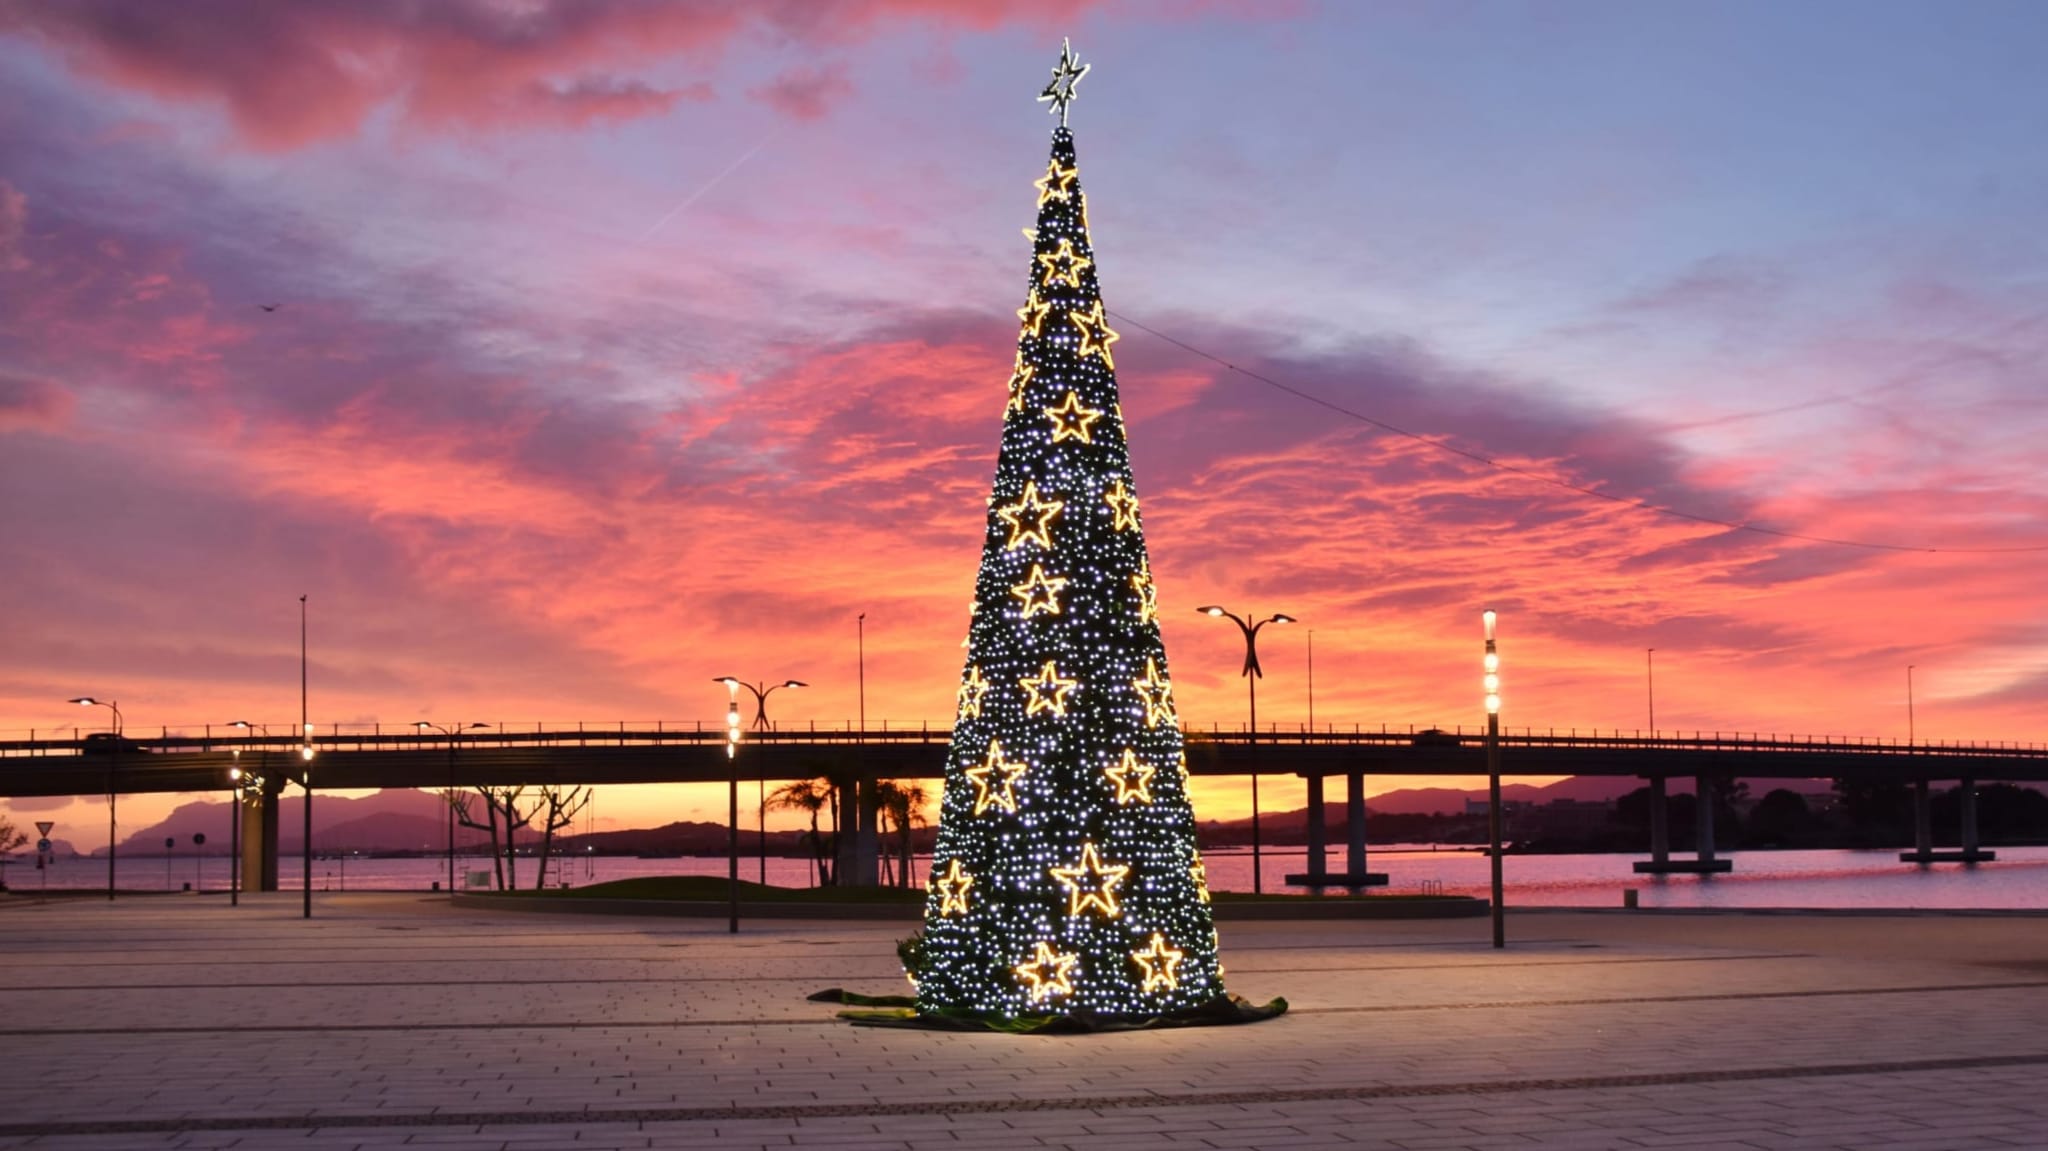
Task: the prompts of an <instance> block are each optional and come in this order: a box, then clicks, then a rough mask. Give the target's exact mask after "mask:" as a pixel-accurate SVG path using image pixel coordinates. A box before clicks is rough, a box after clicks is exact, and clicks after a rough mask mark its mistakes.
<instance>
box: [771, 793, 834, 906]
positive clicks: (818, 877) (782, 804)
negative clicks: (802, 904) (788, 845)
mask: <svg viewBox="0 0 2048 1151" xmlns="http://www.w3.org/2000/svg"><path fill="white" fill-rule="evenodd" d="M768 806H769V807H770V808H773V809H774V810H777V811H783V810H788V811H802V812H807V813H809V815H810V817H811V830H810V831H809V833H808V835H809V838H810V841H811V886H813V887H819V886H830V885H831V883H832V863H831V854H830V852H828V851H827V850H826V842H825V837H824V836H822V835H820V834H819V833H818V814H819V813H820V812H822V811H824V810H826V809H827V808H830V809H831V810H832V812H833V814H834V825H835V826H834V827H833V839H834V840H836V839H837V838H838V827H837V815H838V811H839V789H838V788H837V787H835V786H834V785H833V784H832V781H831V780H829V779H826V778H824V777H823V776H818V777H815V778H812V779H794V780H791V781H789V782H788V783H785V784H783V785H782V786H781V787H778V788H776V789H775V790H774V791H771V792H769V793H768Z"/></svg>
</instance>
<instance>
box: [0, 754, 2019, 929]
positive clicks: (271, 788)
mask: <svg viewBox="0 0 2048 1151" xmlns="http://www.w3.org/2000/svg"><path fill="white" fill-rule="evenodd" d="M295 726H296V725H292V724H280V725H276V729H277V730H283V731H287V732H290V731H292V730H293V729H294V728H295ZM1185 735H1186V740H1187V750H1188V769H1189V771H1190V773H1191V774H1194V775H1199V776H1233V777H1248V778H1251V779H1253V780H1254V782H1256V780H1257V779H1258V778H1260V777H1262V776H1274V775H1291V776H1299V777H1301V778H1302V779H1304V780H1305V781H1306V790H1307V793H1308V807H1309V817H1308V836H1309V842H1308V860H1309V863H1308V871H1307V872H1306V873H1304V874H1303V875H1301V876H1295V877H1290V881H1294V882H1301V883H1306V884H1309V885H1318V886H1351V887H1362V886H1368V885H1370V884H1372V883H1374V882H1375V881H1376V880H1378V881H1381V882H1383V881H1384V880H1383V877H1380V876H1377V875H1375V873H1373V872H1371V871H1370V870H1369V869H1368V867H1367V845H1366V835H1365V793H1364V787H1365V778H1366V777H1367V776H1369V775H1421V776H1429V775H1436V776H1467V777H1470V776H1483V775H1485V774H1486V758H1485V741H1486V736H1485V732H1484V730H1483V729H1475V730H1467V729H1462V728H1461V729H1457V730H1452V731H1443V730H1439V729H1435V728H1428V729H1422V730H1416V729H1414V728H1408V729H1389V728H1384V727H1383V728H1380V729H1379V730H1369V729H1365V728H1362V727H1354V728H1352V729H1351V730H1349V731H1344V730H1338V729H1335V728H1322V729H1318V730H1315V731H1305V730H1296V731H1285V730H1268V731H1260V732H1257V733H1256V734H1250V733H1247V732H1245V731H1243V730H1241V729H1240V730H1237V731H1228V730H1221V729H1213V730H1208V731H1204V730H1201V729H1196V728H1188V729H1185ZM950 740H951V732H950V731H947V730H945V729H943V728H929V727H921V728H916V729H909V730H905V729H902V728H898V729H895V730H889V729H886V728H885V729H883V730H878V731H854V730H850V729H842V730H829V729H817V728H812V729H807V730H800V731H799V730H791V729H789V728H784V729H782V730H779V731H761V732H750V733H748V734H747V735H746V736H745V737H744V739H743V740H742V742H741V745H740V748H739V753H738V755H737V756H735V757H733V758H731V759H728V758H727V756H726V752H725V731H724V728H723V727H707V726H703V725H683V726H677V725H670V724H656V725H654V726H652V727H648V726H647V725H644V724H642V725H627V724H623V723H620V724H614V725H606V726H602V727H600V726H597V725H590V724H581V725H578V726H576V727H575V728H568V727H566V726H554V727H541V726H539V725H536V726H535V727H534V728H533V729H531V730H524V729H514V728H508V727H498V728H493V729H489V730H473V731H463V732H459V733H457V734H455V735H454V736H449V735H446V734H443V733H439V732H428V733H425V734H422V733H420V732H418V731H415V730H413V729H412V728H410V727H408V728H405V729H402V730H395V731H388V732H387V731H384V730H382V729H381V728H372V729H370V730H367V731H365V730H355V729H342V728H333V729H329V730H327V731H325V732H319V731H316V732H314V733H312V734H310V735H309V736H308V737H307V738H306V740H305V741H304V742H302V741H300V740H299V739H297V738H293V737H291V736H286V737H283V738H279V737H277V736H274V735H266V734H258V735H248V734H244V733H242V732H241V731H239V730H238V729H233V728H228V729H222V730H221V731H219V732H216V731H213V730H207V731H203V732H200V733H196V734H195V733H191V732H185V733H178V734H174V733H171V732H169V731H164V732H161V733H160V734H159V735H157V736H156V737H153V738H146V739H135V738H128V739H124V740H119V741H108V740H106V739H105V738H104V737H102V738H100V739H98V740H83V739H37V738H34V736H33V735H31V738H29V739H26V740H7V741H0V796H8V797H12V796H48V795H96V794H115V795H123V794H140V793H147V792H206V791H224V790H227V789H228V788H229V787H230V782H229V780H230V771H231V770H234V769H239V770H241V771H243V772H245V773H247V775H248V776H250V777H253V778H254V779H256V780H258V781H260V782H259V783H258V784H257V785H256V786H255V787H253V788H251V789H250V790H249V794H248V800H249V802H247V803H246V804H245V806H244V808H243V830H244V835H243V843H244V845H245V846H244V857H243V858H244V874H245V875H247V876H249V877H251V879H250V885H251V887H252V888H256V889H259V890H273V889H275V887H276V885H277V797H278V795H279V794H280V793H281V792H282V791H283V790H284V788H285V786H286V785H287V784H299V785H302V786H307V787H308V788H309V790H310V789H327V790H345V789H356V788H423V789H430V790H431V789H436V788H449V789H455V788H471V787H479V786H508V785H518V784H527V785H536V786H537V785H548V784H560V785H579V784H623V783H729V784H737V783H739V782H755V781H765V780H785V779H800V778H807V777H811V776H820V775H822V776H829V777H830V778H832V779H834V780H835V781H837V782H838V783H839V784H840V786H841V788H842V789H843V791H844V794H845V795H846V796H847V797H848V799H849V802H848V811H849V813H850V817H851V826H850V828H849V830H850V832H851V834H849V835H845V836H842V837H841V846H842V864H843V867H844V871H843V874H846V875H848V876H851V877H853V879H854V881H855V882H867V883H872V882H874V881H875V876H876V872H877V869H878V868H877V860H878V855H877V847H878V843H879V839H878V836H877V828H878V818H877V804H876V790H875V785H876V781H878V780H882V779H938V778H941V777H942V776H943V774H944V766H945V753H946V748H947V746H948V744H949V742H950ZM1500 744H1501V756H1500V759H1501V772H1502V774H1503V776H1507V777H1512V776H1565V775H1595V776H1620V777H1637V778H1641V779H1643V780H1645V781H1646V782H1647V783H1648V785H1649V787H1650V791H1651V796H1652V804H1651V825H1650V843H1649V851H1650V858H1649V859H1648V860H1644V861H1641V862H1638V863H1637V864H1636V870H1638V871H1643V872H1673V871H1683V872H1713V871H1726V870H1728V869H1729V867H1730V861H1729V860H1726V859H1721V858H1717V857H1716V855H1715V851H1714V810H1713V809H1714V805H1713V804H1711V803H1696V804H1695V805H1694V818H1695V821H1696V823H1695V836H1694V841H1695V843H1696V845H1697V848H1696V854H1695V857H1694V858H1692V859H1675V858H1673V857H1672V855H1671V851H1670V846H1669V834H1668V828H1667V820H1666V803H1665V800H1666V789H1667V786H1668V781H1669V780H1670V779H1672V778H1674V777H1676V778H1681V779H1683V778H1688V777H1689V778H1691V779H1693V780H1694V781H1695V787H1696V793H1700V794H1703V793H1705V792H1706V791H1707V790H1708V789H1709V787H1710V785H1711V782H1712V781H1714V780H1717V779H1728V778H1751V779H1819V778H1861V779H1867V780H1870V781H1872V782H1884V783H1902V784H1910V785H1911V786H1912V788H1913V796H1914V818H1915V840H1916V847H1915V850H1913V851H1909V852H1906V853H1904V854H1903V855H1901V857H1900V858H1901V859H1902V860H1906V861H1909V862H1917V863H1934V862H1976V861H1979V860H1987V859H1990V858H1992V854H1991V853H1990V852H1988V851H1985V850H1983V849H1982V848H1981V847H1980V846H1979V843H1978V836H1977V823H1976V802H1975V800H1976V793H1975V784H1976V782H1977V781H1978V780H2004V781H2012V782H2044V781H2048V745H2042V744H2019V743H1924V742H1923V743H1906V742H1900V741H1891V740H1872V739H1861V740H1857V739H1845V738H1839V737H1808V736H1779V735H1775V734H1771V735H1764V734H1758V733H1741V732H1693V733H1690V734H1684V733H1657V734H1645V733H1641V732H1617V731H1604V732H1603V731H1586V732H1580V731H1576V730H1571V731H1558V730H1555V729H1552V730H1530V729H1523V730H1518V731H1512V732H1503V733H1502V734H1501V736H1500ZM308 747H310V748H311V749H312V750H313V757H312V758H311V759H306V758H303V756H302V749H304V748H308ZM1331 778H1341V779H1343V780H1344V781H1345V783H1346V785H1347V795H1346V797H1345V809H1346V821H1345V822H1346V832H1347V835H1346V838H1347V845H1346V846H1347V851H1346V857H1345V867H1344V869H1343V871H1341V872H1332V871H1330V870H1328V869H1327V865H1326V863H1325V858H1326V850H1327V844H1325V842H1324V837H1325V831H1324V828H1325V822H1324V818H1323V815H1324V811H1325V785H1326V781H1328V780H1329V779H1331ZM1946 780H1954V781H1957V782H1958V783H1959V784H1960V785H1961V796H1960V799H1961V803H1960V808H1961V814H1960V823H1961V827H1960V837H1959V838H1960V841H1961V849H1960V850H1959V851H1954V852H1937V851H1935V850H1934V849H1933V836H1932V828H1931V826H1930V818H1929V803H1928V787H1929V784H1930V783H1932V782H1935V781H1946ZM1256 814H1257V809H1256V807H1255V808H1254V816H1255V817H1256Z"/></svg>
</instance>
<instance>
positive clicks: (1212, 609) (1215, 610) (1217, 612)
mask: <svg viewBox="0 0 2048 1151" xmlns="http://www.w3.org/2000/svg"><path fill="white" fill-rule="evenodd" d="M1195 610H1196V611H1198V612H1201V613H1202V614H1203V615H1213V616H1224V615H1228V614H1230V613H1228V612H1226V611H1224V610H1223V609H1222V608H1220V607H1217V606H1215V605H1214V604H1211V605H1209V606H1208V607H1198V608H1196V609H1195Z"/></svg>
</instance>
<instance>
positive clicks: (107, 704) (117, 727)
mask: <svg viewBox="0 0 2048 1151" xmlns="http://www.w3.org/2000/svg"><path fill="white" fill-rule="evenodd" d="M67 702H69V703H75V704H78V705H80V706H81V707H104V708H111V709H112V710H113V712H114V739H113V747H112V748H111V749H110V750H109V753H108V756H107V899H108V900H109V901H111V900H112V899H113V898H114V770H115V768H116V767H117V766H119V764H120V762H121V705H120V704H118V703H115V702H114V701H113V700H111V699H94V698H93V697H92V696H89V695H81V696H79V697H78V698H76V699H72V700H68V701H67Z"/></svg>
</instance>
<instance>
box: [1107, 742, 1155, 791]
mask: <svg viewBox="0 0 2048 1151" xmlns="http://www.w3.org/2000/svg"><path fill="white" fill-rule="evenodd" d="M1158 770H1159V769H1158V768H1155V767H1152V766H1149V765H1147V764H1143V763H1139V762H1138V753H1137V752H1136V751H1133V750H1132V749H1130V748H1128V747H1127V748H1125V749H1124V757H1123V760H1122V762H1120V763H1118V764H1117V765H1116V766H1115V767H1105V768H1103V769H1102V774H1104V775H1106V776H1108V777H1109V781H1110V782H1111V783H1113V784H1116V801H1117V803H1119V804H1125V803H1150V802H1152V776H1153V775H1154V774H1155V773H1156V772H1157V771H1158Z"/></svg>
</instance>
